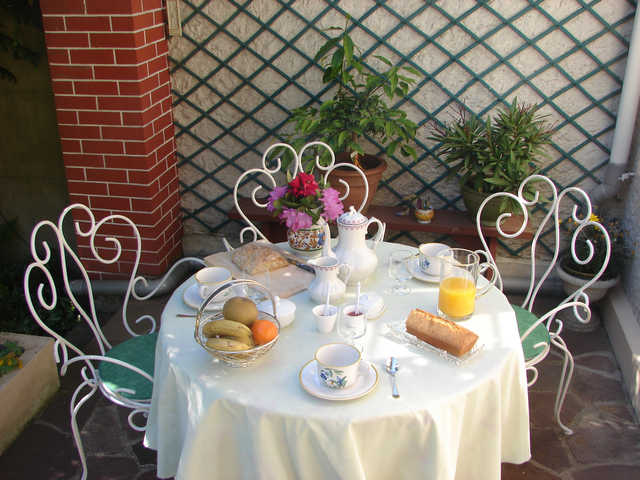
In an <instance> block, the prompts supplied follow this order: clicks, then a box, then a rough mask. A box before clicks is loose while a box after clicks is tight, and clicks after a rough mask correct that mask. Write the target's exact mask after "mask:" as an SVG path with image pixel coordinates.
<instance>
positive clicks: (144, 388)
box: [98, 332, 158, 400]
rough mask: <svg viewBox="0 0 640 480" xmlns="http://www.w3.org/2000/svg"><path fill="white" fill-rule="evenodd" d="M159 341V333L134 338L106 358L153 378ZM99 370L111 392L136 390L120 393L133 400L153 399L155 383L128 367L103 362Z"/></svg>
mask: <svg viewBox="0 0 640 480" xmlns="http://www.w3.org/2000/svg"><path fill="white" fill-rule="evenodd" d="M157 340H158V333H157V332H156V333H151V334H149V335H140V336H138V337H132V338H130V339H128V340H125V341H124V342H122V343H121V344H119V345H116V346H115V347H113V348H112V349H111V350H109V351H108V352H107V354H106V356H107V357H110V358H116V359H118V360H122V361H123V362H127V363H129V364H131V365H133V366H135V367H138V368H139V369H141V370H144V371H145V372H146V373H148V374H149V375H151V376H153V367H154V363H155V352H156V342H157ZM98 370H99V372H100V378H101V379H102V382H103V383H104V384H105V386H106V387H107V388H108V389H109V390H114V391H115V390H116V389H118V388H129V389H131V390H134V391H135V393H134V394H130V393H120V395H122V396H123V397H126V398H130V399H132V400H148V399H150V398H151V392H152V390H153V383H152V382H150V381H149V380H147V379H146V378H144V377H143V376H142V375H139V374H138V373H136V372H134V371H132V370H129V369H128V368H126V367H123V366H120V365H116V364H115V363H109V362H101V363H100V367H99V368H98Z"/></svg>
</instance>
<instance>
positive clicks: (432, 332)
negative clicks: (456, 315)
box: [406, 308, 478, 357]
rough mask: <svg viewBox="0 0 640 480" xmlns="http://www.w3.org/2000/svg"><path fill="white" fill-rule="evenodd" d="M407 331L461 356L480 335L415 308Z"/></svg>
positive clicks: (407, 325) (410, 316) (408, 319)
mask: <svg viewBox="0 0 640 480" xmlns="http://www.w3.org/2000/svg"><path fill="white" fill-rule="evenodd" d="M406 329H407V332H408V333H410V334H411V335H414V336H416V337H418V338H419V339H420V340H422V341H423V342H427V343H429V344H431V345H433V346H434V347H437V348H440V349H442V350H446V351H447V352H449V353H450V354H452V355H455V356H456V357H461V356H462V355H464V354H465V353H467V352H468V351H469V350H471V349H472V348H473V346H474V345H475V344H476V341H477V340H478V335H476V334H475V333H473V332H472V331H471V330H469V329H467V328H464V327H461V326H460V325H458V324H456V323H455V322H452V321H451V320H447V319H445V318H442V317H438V316H436V315H432V314H431V313H429V312H425V311H424V310H420V309H419V308H414V309H413V310H411V313H409V316H408V317H407V320H406Z"/></svg>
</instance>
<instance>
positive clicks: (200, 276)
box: [195, 267, 231, 298]
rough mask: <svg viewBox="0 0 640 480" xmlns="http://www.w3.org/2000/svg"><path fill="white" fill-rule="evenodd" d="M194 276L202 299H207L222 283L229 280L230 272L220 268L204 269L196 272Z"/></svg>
mask: <svg viewBox="0 0 640 480" xmlns="http://www.w3.org/2000/svg"><path fill="white" fill-rule="evenodd" d="M195 276H196V282H198V292H199V293H200V296H201V297H202V298H208V297H209V295H211V294H212V293H213V292H215V291H216V289H217V288H218V287H220V286H221V285H222V284H223V283H224V282H228V281H229V280H231V272H230V271H229V270H227V269H226V268H222V267H206V268H203V269H202V270H198V271H197V272H196V275H195Z"/></svg>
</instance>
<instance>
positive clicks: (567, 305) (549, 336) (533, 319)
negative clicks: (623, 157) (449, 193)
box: [476, 175, 611, 434]
mask: <svg viewBox="0 0 640 480" xmlns="http://www.w3.org/2000/svg"><path fill="white" fill-rule="evenodd" d="M540 185H546V186H547V187H548V190H549V191H550V192H551V196H550V199H551V200H550V202H549V206H548V207H547V212H546V214H545V215H544V216H543V218H542V219H541V220H540V223H539V224H538V226H537V227H536V229H535V233H534V236H533V239H532V241H531V244H530V252H529V259H530V271H529V287H528V290H527V293H526V295H525V298H524V300H523V302H522V304H521V305H520V306H515V305H512V307H513V309H514V312H515V314H516V320H517V322H518V330H519V332H520V340H521V343H522V346H523V353H524V356H525V367H526V369H527V372H531V378H530V379H528V385H529V386H531V385H533V384H534V383H535V382H536V380H537V378H538V370H537V368H536V367H535V365H537V364H538V363H540V362H541V361H542V360H543V359H544V358H545V357H546V356H547V354H548V353H549V351H550V349H551V346H552V345H553V346H555V347H557V348H558V349H559V350H560V351H561V352H562V353H563V362H562V371H561V375H560V379H559V385H558V391H557V394H556V399H555V405H554V415H555V419H556V421H557V422H558V425H559V426H560V427H561V428H562V430H563V431H564V432H565V433H567V434H571V433H573V432H572V430H571V429H570V428H568V427H567V426H566V425H564V424H563V423H562V421H561V420H560V410H561V409H562V405H563V403H564V399H565V397H566V393H567V391H568V388H569V384H570V382H571V377H572V375H573V357H572V355H571V352H570V351H569V349H568V348H567V346H566V344H565V342H564V340H563V339H562V337H561V336H560V335H561V332H562V327H563V322H562V320H561V319H560V318H558V317H557V314H558V313H559V312H561V311H564V310H567V309H571V313H572V314H573V315H575V317H576V319H577V320H578V321H580V322H582V323H585V324H586V323H588V322H589V321H590V319H591V308H590V306H589V296H588V294H587V292H586V290H587V289H588V288H589V287H590V286H591V285H592V284H593V283H595V282H596V281H597V280H598V279H599V278H600V276H601V275H602V274H603V273H604V270H605V269H606V266H607V263H608V261H609V256H610V252H611V245H610V241H609V235H608V233H607V231H606V229H605V228H604V227H603V226H602V225H601V224H600V223H599V222H595V221H593V220H592V215H591V214H592V208H591V201H590V200H589V196H588V195H587V194H586V193H585V192H584V190H582V189H580V188H578V187H568V188H565V189H564V190H562V191H561V192H560V193H558V190H557V188H556V186H555V184H554V183H553V182H552V181H551V180H550V179H549V178H547V177H545V176H543V175H532V176H530V177H528V178H526V179H525V180H524V181H523V182H522V184H521V185H520V188H519V189H518V193H517V195H516V194H513V193H508V192H500V193H494V194H492V195H490V196H489V197H487V198H486V199H485V200H484V201H483V202H482V204H481V205H480V208H479V210H478V213H477V215H476V227H477V231H478V236H479V237H480V240H481V242H482V245H483V247H484V250H483V254H484V255H486V256H487V258H488V259H489V261H490V262H491V263H492V264H493V265H494V266H495V267H496V268H495V271H496V272H497V275H498V278H497V280H496V287H498V288H500V289H502V288H503V279H502V276H501V275H500V272H499V270H498V267H497V264H496V260H495V258H493V256H492V254H491V252H490V250H489V247H488V244H487V241H486V239H485V237H484V234H483V224H482V221H481V218H482V213H483V211H484V209H485V207H486V206H487V204H488V203H489V202H490V201H492V200H494V199H508V200H510V201H511V202H512V203H513V204H514V205H518V207H519V210H516V213H520V214H521V218H522V223H521V224H520V226H519V228H518V229H517V230H516V231H514V232H507V231H505V230H504V229H503V226H504V221H505V220H506V219H508V218H509V217H511V216H512V214H511V213H508V212H507V213H502V214H501V215H499V216H498V218H497V220H496V225H495V227H496V229H497V230H498V232H499V233H500V235H501V236H502V237H503V238H505V239H517V238H518V237H519V236H520V235H522V233H523V232H524V231H525V229H526V228H527V226H528V224H529V223H530V220H531V214H530V210H531V209H532V208H533V207H535V206H536V205H538V204H539V203H543V202H544V197H543V196H542V194H541V190H540V188H538V187H539V186H540ZM530 187H534V190H535V193H534V194H533V197H532V198H531V197H529V198H527V197H528V195H526V193H525V192H527V191H529V190H530ZM565 199H572V200H574V201H575V204H574V206H573V209H572V213H571V218H572V219H573V222H575V224H576V225H577V227H576V229H575V230H574V232H573V234H572V236H571V241H570V245H571V249H570V251H571V255H572V256H573V259H574V260H575V261H576V262H577V263H579V264H586V263H588V262H589V261H590V260H591V259H592V258H593V254H594V251H593V246H592V245H591V242H587V243H588V245H589V254H588V256H587V258H579V257H578V255H577V253H576V249H575V244H576V239H577V238H578V236H579V235H580V232H581V231H582V230H584V229H585V228H586V227H588V226H590V225H591V226H594V227H595V228H597V229H599V230H601V231H602V232H603V234H604V237H605V239H606V246H607V251H606V257H605V262H604V264H603V266H602V268H601V269H600V271H599V272H598V273H597V275H595V276H594V278H593V279H591V280H590V281H589V282H588V283H586V284H585V285H583V286H581V287H580V288H578V289H577V290H576V291H574V292H573V293H571V294H569V295H568V296H567V297H566V298H564V299H563V300H562V301H561V302H559V304H558V306H556V307H555V308H553V309H551V310H550V311H548V312H546V313H545V314H544V315H542V316H540V317H538V316H536V315H535V314H534V313H533V308H534V304H535V301H536V298H537V296H538V294H539V293H540V289H541V288H542V285H543V284H544V282H545V281H546V280H547V279H548V277H549V275H550V274H551V272H552V271H553V269H554V267H555V265H556V262H557V261H558V257H559V252H560V247H561V242H560V237H561V225H560V224H561V221H560V207H561V204H562V202H563V200H565ZM575 199H577V201H576V200H575ZM580 207H582V208H580ZM551 218H553V226H552V227H550V226H549V224H550V221H551ZM549 228H552V232H553V240H554V244H553V250H552V252H551V254H552V255H551V260H550V261H549V262H548V265H547V266H546V268H545V269H544V271H543V272H542V274H541V275H540V276H538V275H537V273H536V270H537V263H538V262H539V258H538V257H539V256H538V255H537V248H538V241H539V240H540V237H541V236H542V235H543V234H545V233H548V231H547V230H548V229H549Z"/></svg>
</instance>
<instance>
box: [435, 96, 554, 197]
mask: <svg viewBox="0 0 640 480" xmlns="http://www.w3.org/2000/svg"><path fill="white" fill-rule="evenodd" d="M433 130H434V132H435V133H433V135H432V136H431V137H429V138H430V140H433V141H435V142H438V143H439V144H440V145H439V146H438V151H439V153H441V154H442V155H443V156H444V160H445V162H446V163H447V164H448V168H449V169H450V173H451V174H457V175H459V177H460V185H461V186H466V187H469V188H471V189H473V190H475V191H476V192H480V193H486V194H491V193H497V192H517V190H518V187H519V186H520V184H521V183H522V181H523V180H524V179H525V178H527V177H528V176H530V175H532V174H534V173H536V172H537V171H538V169H539V164H540V159H541V158H542V157H547V156H548V155H547V154H546V152H545V150H544V147H545V146H546V145H549V144H550V143H551V136H552V134H553V127H552V126H551V125H549V123H548V122H547V121H546V116H545V115H540V114H539V113H538V107H537V106H536V105H525V104H520V103H518V99H517V98H516V99H514V101H513V103H511V105H510V106H508V107H503V108H502V109H501V110H500V111H499V112H498V114H497V115H496V116H495V117H494V118H488V119H487V120H486V121H484V120H482V119H481V118H479V117H477V116H476V115H474V114H472V113H468V112H467V110H466V109H465V108H464V107H462V106H461V107H460V109H459V111H458V116H457V118H456V119H455V120H453V121H452V122H450V123H445V124H443V125H439V124H434V125H433ZM527 193H531V192H527Z"/></svg>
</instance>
